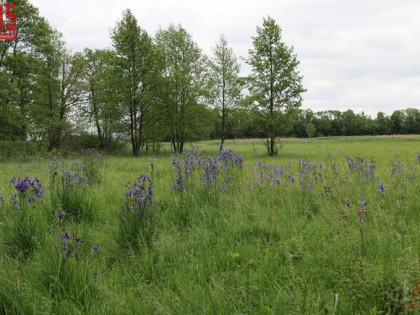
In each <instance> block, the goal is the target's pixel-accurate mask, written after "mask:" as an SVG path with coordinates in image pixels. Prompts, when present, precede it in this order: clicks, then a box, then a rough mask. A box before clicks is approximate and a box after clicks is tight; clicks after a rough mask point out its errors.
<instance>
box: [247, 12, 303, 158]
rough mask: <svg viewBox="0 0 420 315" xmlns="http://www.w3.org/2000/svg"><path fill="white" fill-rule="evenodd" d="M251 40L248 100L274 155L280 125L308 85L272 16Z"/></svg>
mask: <svg viewBox="0 0 420 315" xmlns="http://www.w3.org/2000/svg"><path fill="white" fill-rule="evenodd" d="M252 41H253V45H254V48H253V49H250V50H249V57H248V60H247V63H248V64H249V65H250V66H251V67H252V70H251V71H252V73H251V75H250V76H249V78H248V81H249V90H250V94H251V95H250V97H249V100H248V102H249V104H250V105H251V106H252V107H253V108H254V110H255V111H256V112H257V114H258V115H259V118H260V119H259V120H260V125H261V126H262V127H261V128H262V129H263V130H264V132H265V133H266V136H267V138H269V141H268V142H267V143H268V146H267V149H268V154H269V155H274V154H276V153H277V152H276V150H275V138H276V137H277V136H278V135H279V126H280V125H281V123H283V124H284V121H285V120H287V117H288V116H289V115H291V114H292V113H293V112H294V111H295V110H296V109H297V108H298V107H299V106H300V105H301V102H302V97H301V94H302V93H303V92H305V89H304V88H303V86H302V83H301V81H302V76H301V75H300V74H299V71H298V70H297V66H298V65H299V62H298V60H297V57H296V55H294V54H293V48H289V47H287V46H286V44H285V43H284V42H282V38H281V29H280V27H279V26H278V24H277V23H276V22H275V21H274V20H273V19H272V18H270V17H268V18H265V19H264V21H263V26H262V27H257V36H256V37H253V39H252Z"/></svg>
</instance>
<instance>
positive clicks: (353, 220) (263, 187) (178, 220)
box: [0, 136, 420, 314]
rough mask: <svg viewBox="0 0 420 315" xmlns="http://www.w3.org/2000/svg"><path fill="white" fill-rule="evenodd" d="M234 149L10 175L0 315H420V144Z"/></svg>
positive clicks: (3, 179)
mask: <svg viewBox="0 0 420 315" xmlns="http://www.w3.org/2000/svg"><path fill="white" fill-rule="evenodd" d="M218 148H219V147H218V142H217V141H204V142H198V143H194V144H189V145H188V146H187V149H186V150H187V151H188V152H187V153H184V154H182V155H179V156H175V155H171V154H170V153H169V151H168V147H165V146H164V147H163V152H162V153H161V154H158V155H156V156H144V157H140V158H133V157H116V156H104V157H101V156H100V155H99V154H98V153H97V152H95V151H88V152H85V153H84V154H81V155H80V156H78V157H75V158H74V159H68V158H67V159H60V158H59V157H56V158H54V159H51V158H52V157H51V158H40V157H38V158H36V159H33V160H31V158H30V157H26V158H22V159H16V160H13V161H7V162H2V163H0V250H1V253H2V254H1V255H0V313H4V314H14V313H24V314H30V313H36V314H43V313H44V314H46V313H55V314H85V313H91V314H103V313H109V314H130V313H141V314H142V313H146V314H148V313H165V314H167V313H171V314H172V313H175V314H178V313H179V314H192V313H194V314H197V313H217V314H231V313H256V314H323V313H331V314H397V313H407V314H415V313H416V312H420V282H419V281H420V262H419V256H420V228H419V226H420V155H419V154H418V153H420V136H383V137H335V138H316V139H282V140H281V147H280V150H279V155H278V156H277V157H269V156H267V154H266V148H265V146H264V141H263V140H235V141H233V140H230V141H227V142H226V145H225V149H226V151H224V152H223V153H219V152H218ZM165 150H166V151H165ZM230 150H231V151H230Z"/></svg>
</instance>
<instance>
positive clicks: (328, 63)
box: [31, 0, 420, 116]
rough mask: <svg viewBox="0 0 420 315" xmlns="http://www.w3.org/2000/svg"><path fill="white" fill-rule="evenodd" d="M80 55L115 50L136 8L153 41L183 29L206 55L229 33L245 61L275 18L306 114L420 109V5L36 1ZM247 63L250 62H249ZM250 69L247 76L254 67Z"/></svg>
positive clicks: (389, 0)
mask: <svg viewBox="0 0 420 315" xmlns="http://www.w3.org/2000/svg"><path fill="white" fill-rule="evenodd" d="M31 3H32V4H34V5H35V6H36V7H38V8H39V10H40V13H41V15H42V16H44V17H46V18H47V20H48V21H49V22H50V24H51V25H52V26H53V27H54V28H56V29H57V30H58V31H60V32H61V33H62V34H63V35H64V39H65V41H66V42H67V44H68V46H69V47H70V48H71V49H72V50H73V51H81V50H83V49H84V48H85V47H89V48H106V47H111V41H110V36H109V33H110V29H111V28H112V27H114V26H115V23H116V22H117V21H118V20H119V19H120V18H121V16H122V11H123V10H124V9H131V11H132V12H133V13H134V15H135V16H136V18H137V19H138V22H139V24H140V26H141V27H142V28H143V29H145V30H146V31H147V32H148V33H149V34H150V35H154V34H155V32H156V31H157V30H159V29H161V28H163V29H164V28H166V27H167V26H168V25H169V24H170V23H173V24H181V25H182V26H183V27H184V28H185V29H186V30H187V31H188V32H189V33H190V34H191V35H192V37H193V40H194V41H195V42H196V43H197V44H198V45H199V47H200V48H202V50H203V52H204V53H206V54H211V48H212V47H213V46H214V45H215V43H216V42H217V41H218V39H219V38H220V36H221V35H222V34H223V35H224V36H225V37H226V38H227V40H228V42H229V45H230V46H231V47H232V48H233V50H234V52H235V54H236V55H237V56H238V57H247V54H248V50H249V49H250V48H252V36H255V35H256V27H257V26H259V25H261V24H262V21H263V18H264V17H266V16H271V17H272V18H273V19H275V20H276V21H277V23H278V24H279V25H280V27H281V29H282V36H283V41H284V42H285V43H286V44H287V45H288V46H293V47H294V52H295V53H296V54H297V58H298V60H299V61H300V65H299V71H300V73H301V74H302V75H303V77H304V78H303V85H304V87H305V88H306V89H307V92H306V93H304V94H303V98H304V101H303V106H302V107H303V108H310V109H312V110H314V111H318V110H328V109H336V110H346V109H349V108H350V109H352V110H354V111H355V112H361V111H364V112H365V113H366V114H368V115H371V116H376V113H377V112H378V111H382V112H385V113H386V114H392V112H393V111H394V110H396V109H404V108H408V107H414V108H420V18H419V17H420V0H346V1H344V0H258V1H251V0H240V1H238V0H233V1H232V0H213V1H199V0H195V1H192V0H177V1H174V0H153V1H149V0H143V1H134V0H131V1H130V0H118V1H112V0H89V1H88V0H73V1H62V0H32V1H31ZM241 60H243V59H241ZM241 63H242V73H243V74H247V72H248V71H249V67H248V66H247V65H246V64H245V63H244V61H242V62H241Z"/></svg>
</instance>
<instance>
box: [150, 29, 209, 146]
mask: <svg viewBox="0 0 420 315" xmlns="http://www.w3.org/2000/svg"><path fill="white" fill-rule="evenodd" d="M156 43H157V45H158V47H159V49H160V51H162V52H163V53H164V71H163V73H164V80H163V82H162V83H163V85H162V101H163V103H164V111H165V113H166V115H165V123H166V126H167V128H168V129H167V130H168V133H169V136H170V140H171V144H172V148H173V151H175V152H182V151H183V150H184V144H185V141H186V140H187V139H188V138H191V137H193V136H194V135H196V134H197V133H198V132H197V131H199V130H202V129H203V124H202V121H203V118H204V117H203V115H202V114H205V111H203V110H202V109H204V108H203V107H204V106H203V105H201V104H203V99H202V97H203V96H204V95H205V94H206V91H205V74H206V68H205V58H204V56H203V55H202V53H201V50H200V49H199V48H198V46H197V44H196V43H195V42H194V41H193V40H192V37H191V35H190V34H189V33H188V32H187V31H186V30H185V29H184V28H183V27H182V26H181V25H178V26H174V25H172V24H171V25H170V26H169V28H168V29H167V30H160V31H158V32H157V34H156Z"/></svg>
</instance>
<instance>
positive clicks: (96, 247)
mask: <svg viewBox="0 0 420 315" xmlns="http://www.w3.org/2000/svg"><path fill="white" fill-rule="evenodd" d="M92 252H94V253H99V245H98V244H95V245H94V246H93V247H92Z"/></svg>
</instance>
